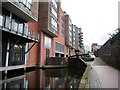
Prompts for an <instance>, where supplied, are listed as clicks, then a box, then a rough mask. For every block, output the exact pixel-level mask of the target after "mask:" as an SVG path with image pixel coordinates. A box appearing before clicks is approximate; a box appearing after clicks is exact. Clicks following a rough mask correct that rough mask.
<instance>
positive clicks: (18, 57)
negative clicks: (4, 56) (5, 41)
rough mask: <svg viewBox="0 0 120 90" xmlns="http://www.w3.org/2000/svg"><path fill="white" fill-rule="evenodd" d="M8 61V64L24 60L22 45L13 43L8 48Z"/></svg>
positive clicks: (15, 63)
mask: <svg viewBox="0 0 120 90" xmlns="http://www.w3.org/2000/svg"><path fill="white" fill-rule="evenodd" d="M11 45H13V44H11ZM10 61H11V62H9V63H10V65H17V64H21V62H22V61H24V59H23V46H22V45H14V47H13V48H12V49H11V50H10Z"/></svg>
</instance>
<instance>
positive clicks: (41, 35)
mask: <svg viewBox="0 0 120 90" xmlns="http://www.w3.org/2000/svg"><path fill="white" fill-rule="evenodd" d="M42 37H43V33H42V31H41V32H40V41H41V42H40V67H42V42H43V40H42Z"/></svg>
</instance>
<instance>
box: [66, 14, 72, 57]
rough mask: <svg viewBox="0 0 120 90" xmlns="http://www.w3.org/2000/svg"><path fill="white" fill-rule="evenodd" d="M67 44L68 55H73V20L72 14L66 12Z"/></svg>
mask: <svg viewBox="0 0 120 90" xmlns="http://www.w3.org/2000/svg"><path fill="white" fill-rule="evenodd" d="M65 44H66V55H67V56H71V55H72V53H71V51H72V20H71V19H70V16H69V15H67V14H66V13H65Z"/></svg>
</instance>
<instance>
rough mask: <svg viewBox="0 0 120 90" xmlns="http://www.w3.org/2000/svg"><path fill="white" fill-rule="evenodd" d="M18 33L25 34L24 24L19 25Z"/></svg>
mask: <svg viewBox="0 0 120 90" xmlns="http://www.w3.org/2000/svg"><path fill="white" fill-rule="evenodd" d="M18 32H19V33H21V34H22V33H23V23H19V27H18Z"/></svg>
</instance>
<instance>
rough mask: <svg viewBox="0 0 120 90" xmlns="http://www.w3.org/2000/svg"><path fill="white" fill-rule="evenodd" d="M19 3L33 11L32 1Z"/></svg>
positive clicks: (26, 0) (21, 0)
mask: <svg viewBox="0 0 120 90" xmlns="http://www.w3.org/2000/svg"><path fill="white" fill-rule="evenodd" d="M19 2H20V3H22V4H23V5H24V6H25V7H27V8H28V9H29V10H31V6H32V0H19Z"/></svg>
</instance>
